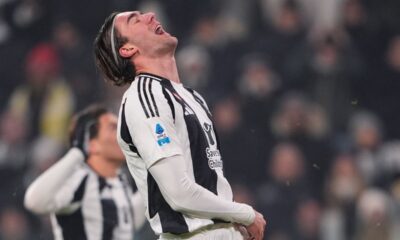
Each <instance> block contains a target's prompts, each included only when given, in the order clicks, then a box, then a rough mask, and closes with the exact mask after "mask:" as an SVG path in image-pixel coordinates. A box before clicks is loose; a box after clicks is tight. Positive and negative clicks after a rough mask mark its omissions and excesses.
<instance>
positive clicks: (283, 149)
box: [271, 144, 303, 182]
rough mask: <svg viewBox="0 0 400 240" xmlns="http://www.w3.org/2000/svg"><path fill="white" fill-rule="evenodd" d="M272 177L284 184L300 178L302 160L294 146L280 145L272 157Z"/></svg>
mask: <svg viewBox="0 0 400 240" xmlns="http://www.w3.org/2000/svg"><path fill="white" fill-rule="evenodd" d="M271 170H272V175H273V176H274V178H275V180H278V181H281V182H285V181H292V180H296V179H298V178H300V177H302V174H303V159H302V155H301V153H300V151H299V149H298V148H297V147H296V146H295V145H291V144H280V145H278V146H277V147H276V148H275V151H274V153H273V156H272V168H271Z"/></svg>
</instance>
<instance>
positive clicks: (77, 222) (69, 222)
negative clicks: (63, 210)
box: [56, 175, 88, 240]
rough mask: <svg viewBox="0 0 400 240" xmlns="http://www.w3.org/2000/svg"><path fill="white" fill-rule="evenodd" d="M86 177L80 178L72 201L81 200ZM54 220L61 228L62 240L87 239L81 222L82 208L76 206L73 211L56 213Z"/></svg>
mask: <svg viewBox="0 0 400 240" xmlns="http://www.w3.org/2000/svg"><path fill="white" fill-rule="evenodd" d="M87 179H88V176H87V175H86V176H85V177H84V178H83V179H82V182H81V183H80V184H79V187H78V188H77V190H76V192H75V194H74V198H73V202H76V201H80V200H82V198H83V195H84V192H85V188H86V181H87ZM56 220H57V222H58V224H59V225H60V227H61V229H62V235H63V239H64V240H86V239H87V237H86V232H85V226H84V223H83V214H82V208H78V209H77V210H76V211H75V212H73V213H72V214H68V215H64V214H56Z"/></svg>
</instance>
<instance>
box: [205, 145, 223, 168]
mask: <svg viewBox="0 0 400 240" xmlns="http://www.w3.org/2000/svg"><path fill="white" fill-rule="evenodd" d="M206 154H207V158H208V166H209V167H210V168H211V169H216V168H222V166H223V164H222V160H221V153H220V152H219V150H218V149H214V150H212V149H210V148H209V147H208V148H206Z"/></svg>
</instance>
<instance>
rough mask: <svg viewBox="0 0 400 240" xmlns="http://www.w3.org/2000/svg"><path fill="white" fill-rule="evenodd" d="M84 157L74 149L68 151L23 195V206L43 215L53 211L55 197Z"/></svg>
mask: <svg viewBox="0 0 400 240" xmlns="http://www.w3.org/2000/svg"><path fill="white" fill-rule="evenodd" d="M83 161H84V156H83V154H82V152H81V151H80V150H78V149H76V148H72V149H70V150H69V151H68V152H67V153H66V154H65V155H64V157H63V158H62V159H60V160H59V161H58V162H57V163H56V164H54V165H53V166H52V167H50V168H49V169H48V170H46V171H45V172H44V173H42V174H41V175H40V176H39V177H38V178H37V179H36V180H35V181H34V182H33V183H32V184H31V185H30V186H29V188H28V190H27V191H26V193H25V200H24V205H25V207H26V208H27V209H29V210H31V211H33V212H35V213H39V214H43V213H49V212H52V211H54V210H55V209H56V208H57V206H56V201H55V196H56V193H57V192H58V191H59V189H60V188H61V187H62V186H63V184H65V182H66V179H68V178H69V177H70V176H71V175H72V174H73V172H74V170H75V169H76V167H77V166H78V164H80V163H83Z"/></svg>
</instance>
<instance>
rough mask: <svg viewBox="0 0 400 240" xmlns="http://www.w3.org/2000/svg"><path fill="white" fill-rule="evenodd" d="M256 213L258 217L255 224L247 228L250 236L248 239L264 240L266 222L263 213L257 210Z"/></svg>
mask: <svg viewBox="0 0 400 240" xmlns="http://www.w3.org/2000/svg"><path fill="white" fill-rule="evenodd" d="M254 212H255V213H256V217H255V218H254V221H253V223H252V224H250V225H249V226H247V227H246V229H247V232H248V234H249V237H248V238H247V239H248V240H262V239H263V238H264V229H265V225H266V221H265V219H264V216H263V215H262V214H261V213H259V212H257V211H255V210H254Z"/></svg>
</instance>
